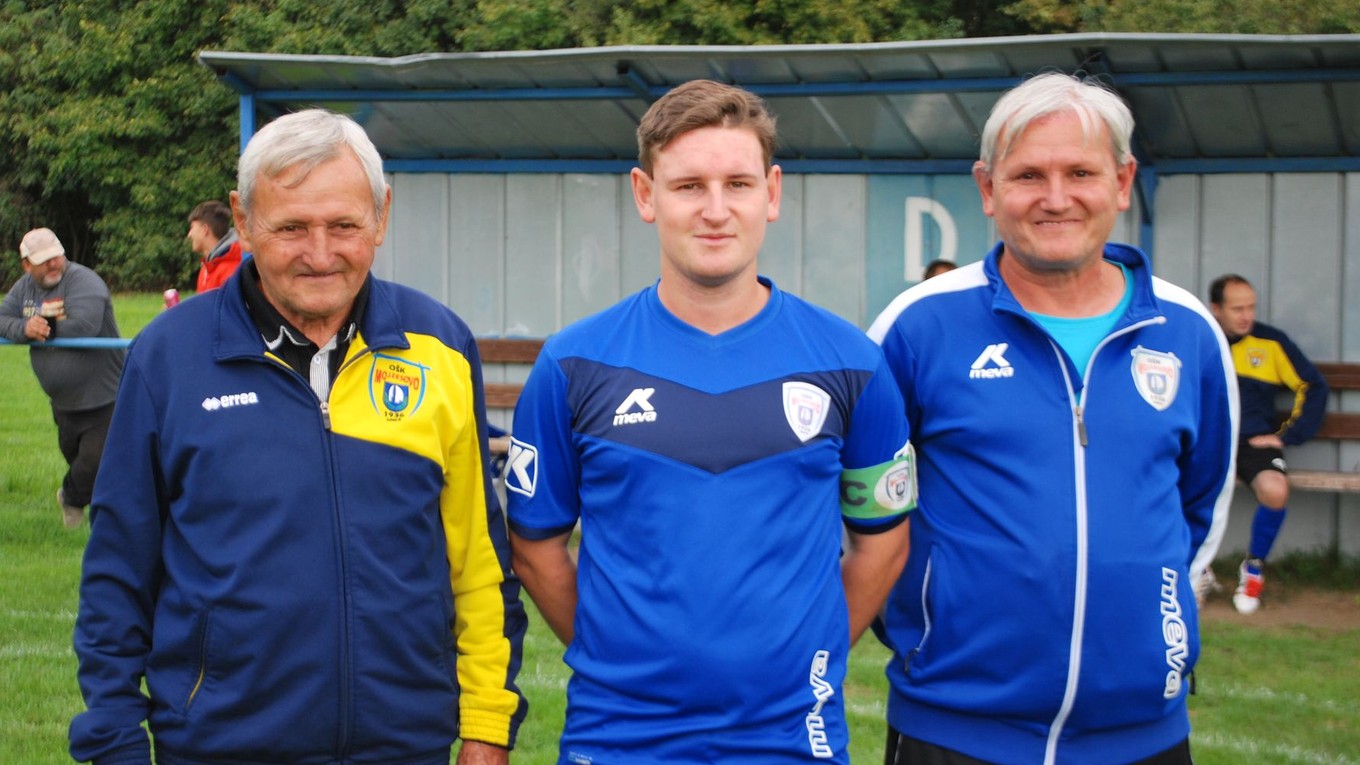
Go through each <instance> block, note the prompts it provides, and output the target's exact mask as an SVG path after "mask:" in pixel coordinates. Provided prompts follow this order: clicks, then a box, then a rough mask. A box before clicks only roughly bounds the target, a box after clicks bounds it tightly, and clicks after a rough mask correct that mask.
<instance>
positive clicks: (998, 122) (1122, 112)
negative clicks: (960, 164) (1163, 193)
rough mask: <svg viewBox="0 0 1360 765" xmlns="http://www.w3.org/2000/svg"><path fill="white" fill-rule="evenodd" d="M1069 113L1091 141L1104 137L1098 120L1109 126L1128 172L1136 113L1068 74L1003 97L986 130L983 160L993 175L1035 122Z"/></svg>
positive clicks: (1042, 78) (1031, 82) (1035, 80)
mask: <svg viewBox="0 0 1360 765" xmlns="http://www.w3.org/2000/svg"><path fill="white" fill-rule="evenodd" d="M1068 111H1070V112H1072V113H1074V114H1076V115H1077V118H1078V119H1080V120H1081V129H1082V133H1084V134H1085V135H1086V137H1087V139H1088V140H1089V139H1090V138H1091V137H1092V136H1094V135H1095V134H1096V133H1097V132H1098V123H1097V122H1096V120H1100V121H1102V122H1104V123H1105V127H1106V129H1107V132H1108V133H1109V136H1110V151H1111V152H1112V153H1113V154H1114V159H1115V164H1116V165H1118V166H1120V167H1123V166H1125V165H1127V164H1128V163H1129V162H1130V161H1132V160H1133V151H1132V149H1131V144H1132V141H1133V114H1131V113H1130V112H1129V107H1128V105H1127V104H1125V103H1124V99H1122V98H1120V97H1119V95H1118V94H1116V93H1115V92H1114V91H1112V90H1110V89H1108V88H1106V87H1105V86H1104V85H1103V84H1102V83H1101V82H1099V81H1098V80H1096V79H1094V78H1091V77H1077V76H1075V75H1070V74H1064V73H1062V72H1047V73H1045V74H1040V75H1037V76H1035V77H1032V78H1030V79H1028V80H1026V81H1024V82H1023V83H1021V84H1019V85H1017V86H1015V87H1014V88H1011V89H1010V90H1008V91H1006V93H1005V94H1004V95H1002V96H1001V98H1000V100H998V101H997V102H996V105H995V106H993V107H992V113H991V116H989V117H988V118H987V124H986V125H985V126H984V127H983V129H982V153H981V156H980V157H979V159H980V160H981V161H982V164H983V165H984V166H985V167H986V169H987V170H988V172H990V171H991V169H992V165H993V163H994V162H996V161H998V160H1002V159H1005V158H1006V155H1007V154H1009V153H1010V148H1011V147H1012V146H1014V145H1015V140H1016V139H1017V138H1019V137H1020V134H1021V133H1024V132H1025V128H1027V127H1029V124H1030V123H1031V122H1033V121H1035V120H1037V119H1042V118H1044V117H1048V116H1050V115H1053V114H1058V113H1060V112H1068ZM1003 132H1004V133H1005V136H1004V139H1005V143H1003V144H1001V146H1000V147H999V148H1000V151H1001V154H1000V156H998V155H997V149H998V146H997V144H998V142H1000V141H1001V140H1002V138H1003V136H1002V133H1003Z"/></svg>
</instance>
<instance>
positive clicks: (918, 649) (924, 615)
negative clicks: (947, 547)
mask: <svg viewBox="0 0 1360 765" xmlns="http://www.w3.org/2000/svg"><path fill="white" fill-rule="evenodd" d="M934 569H935V552H934V550H932V551H931V554H930V557H929V558H926V570H925V573H924V574H923V575H922V576H921V590H920V593H919V596H920V598H921V620H922V628H921V639H920V640H918V641H916V645H915V646H914V647H912V649H911V650H909V651H907V672H908V673H910V672H911V671H912V667H913V666H916V667H918V668H919V662H920V661H921V659H920V658H919V657H920V656H921V654H922V652H923V651H925V650H926V645H927V644H928V643H929V642H930V635H931V628H932V626H933V624H934V619H933V616H932V614H931V606H932V602H931V597H930V582H931V574H932V573H933V572H934Z"/></svg>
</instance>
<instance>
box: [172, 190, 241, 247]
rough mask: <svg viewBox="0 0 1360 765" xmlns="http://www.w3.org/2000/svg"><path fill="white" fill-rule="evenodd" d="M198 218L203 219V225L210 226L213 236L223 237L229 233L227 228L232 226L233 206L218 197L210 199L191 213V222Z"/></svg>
mask: <svg viewBox="0 0 1360 765" xmlns="http://www.w3.org/2000/svg"><path fill="white" fill-rule="evenodd" d="M180 209H184V208H180ZM196 220H201V221H203V225H205V226H207V227H208V230H209V231H211V232H212V233H213V236H215V237H217V238H218V239H221V238H222V237H224V236H226V235H227V230H228V229H230V228H231V208H230V207H227V206H226V205H225V204H223V203H222V202H219V201H217V200H216V199H209V200H208V201H206V202H203V203H202V204H200V205H199V206H198V207H195V208H194V211H193V212H191V213H189V223H193V222H194V221H196Z"/></svg>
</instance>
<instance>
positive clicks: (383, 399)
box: [368, 353, 426, 421]
mask: <svg viewBox="0 0 1360 765" xmlns="http://www.w3.org/2000/svg"><path fill="white" fill-rule="evenodd" d="M425 370H426V367H424V366H422V365H420V364H417V363H415V362H413V361H410V360H409V359H403V358H399V357H397V356H389V355H386V354H383V353H375V354H373V367H372V370H371V372H370V373H369V377H368V395H369V399H370V400H371V401H372V402H373V410H374V411H376V412H377V413H378V414H381V415H382V416H383V417H385V418H387V419H388V420H392V421H395V420H401V419H403V418H405V417H406V416H408V415H412V414H415V413H416V411H417V410H419V409H420V404H421V402H422V401H424V399H425Z"/></svg>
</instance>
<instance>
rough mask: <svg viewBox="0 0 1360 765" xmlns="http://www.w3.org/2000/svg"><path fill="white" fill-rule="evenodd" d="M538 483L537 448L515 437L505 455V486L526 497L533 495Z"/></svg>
mask: <svg viewBox="0 0 1360 765" xmlns="http://www.w3.org/2000/svg"><path fill="white" fill-rule="evenodd" d="M537 484H538V449H535V448H534V447H533V445H532V444H526V443H524V442H523V441H520V440H517V439H515V438H511V439H510V451H509V453H508V454H506V457H505V488H506V489H509V490H510V491H513V492H515V493H516V494H523V495H524V496H526V497H532V496H534V489H535V488H536V487H537Z"/></svg>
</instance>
